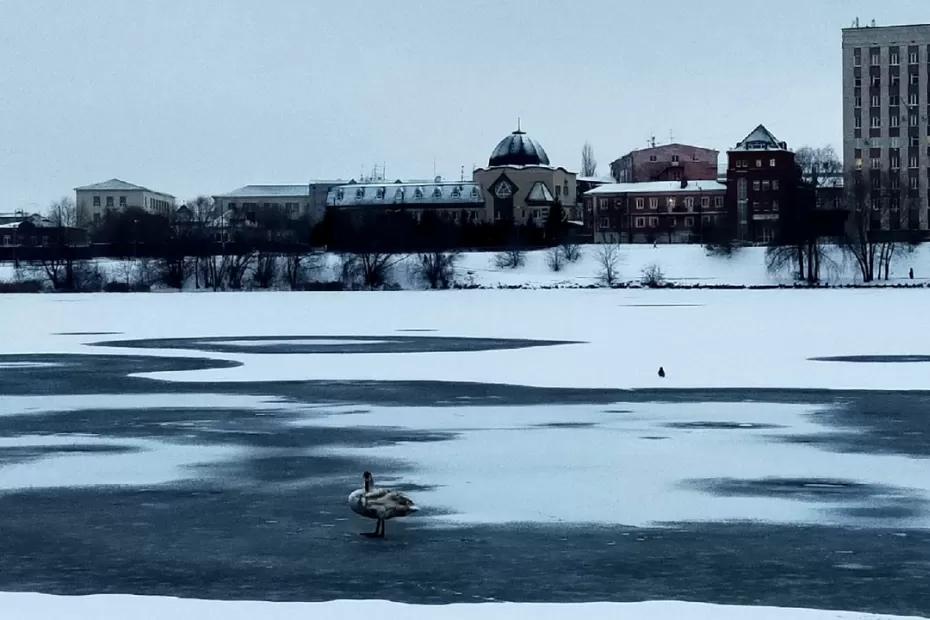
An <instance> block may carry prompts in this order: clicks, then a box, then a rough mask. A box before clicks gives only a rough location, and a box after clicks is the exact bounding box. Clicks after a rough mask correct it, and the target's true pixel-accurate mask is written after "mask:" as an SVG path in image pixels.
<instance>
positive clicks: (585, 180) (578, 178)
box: [575, 174, 614, 184]
mask: <svg viewBox="0 0 930 620" xmlns="http://www.w3.org/2000/svg"><path fill="white" fill-rule="evenodd" d="M575 180H576V181H581V182H582V183H600V184H604V183H613V182H614V178H613V177H610V176H607V177H586V176H582V175H580V174H579V175H577V176H575Z"/></svg>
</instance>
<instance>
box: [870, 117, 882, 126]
mask: <svg viewBox="0 0 930 620" xmlns="http://www.w3.org/2000/svg"><path fill="white" fill-rule="evenodd" d="M881 126H882V117H881V116H873V117H872V128H873V129H875V128H878V127H881Z"/></svg>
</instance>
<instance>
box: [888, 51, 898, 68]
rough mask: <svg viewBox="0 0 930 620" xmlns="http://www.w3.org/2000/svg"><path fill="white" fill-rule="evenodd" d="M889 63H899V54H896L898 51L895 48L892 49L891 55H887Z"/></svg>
mask: <svg viewBox="0 0 930 620" xmlns="http://www.w3.org/2000/svg"><path fill="white" fill-rule="evenodd" d="M889 64H891V65H898V64H900V58H899V56H898V51H897V50H894V51H892V52H891V55H890V56H889Z"/></svg>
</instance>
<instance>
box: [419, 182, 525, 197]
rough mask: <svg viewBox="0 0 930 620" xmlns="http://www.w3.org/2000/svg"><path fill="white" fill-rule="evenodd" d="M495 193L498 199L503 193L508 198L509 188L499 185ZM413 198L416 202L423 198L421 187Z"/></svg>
mask: <svg viewBox="0 0 930 620" xmlns="http://www.w3.org/2000/svg"><path fill="white" fill-rule="evenodd" d="M504 189H506V192H505V191H503V190H504ZM496 193H497V196H498V198H503V197H504V196H501V194H504V193H506V195H507V196H509V195H510V186H509V185H507V184H506V183H501V184H500V185H498V186H497V192H496ZM413 197H414V198H416V199H418V200H422V198H423V188H422V187H418V188H417V189H416V190H415V191H414V192H413Z"/></svg>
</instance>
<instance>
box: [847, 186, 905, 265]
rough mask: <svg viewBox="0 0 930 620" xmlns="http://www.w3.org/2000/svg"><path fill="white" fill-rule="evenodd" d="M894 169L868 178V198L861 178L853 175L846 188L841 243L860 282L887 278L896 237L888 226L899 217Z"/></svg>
mask: <svg viewBox="0 0 930 620" xmlns="http://www.w3.org/2000/svg"><path fill="white" fill-rule="evenodd" d="M898 175H899V173H898V172H896V171H895V172H887V171H883V172H881V173H880V174H878V175H876V176H875V178H874V179H872V181H871V182H872V183H873V185H872V187H871V199H870V200H867V197H868V196H869V194H867V191H866V187H865V181H864V180H863V179H862V178H861V177H859V176H858V175H855V174H854V175H852V176H853V179H854V181H853V184H852V187H849V188H846V200H847V204H848V205H849V211H850V214H849V221H848V223H847V227H846V234H845V235H844V238H843V240H842V247H843V250H844V251H845V253H846V255H847V256H850V257H852V259H853V261H854V262H855V263H856V266H858V267H859V273H860V275H861V276H862V281H863V282H872V281H873V280H875V279H876V278H881V277H884V278H885V279H888V274H889V272H890V269H891V263H892V260H893V259H894V257H895V254H896V253H897V251H898V249H899V247H900V244H901V242H900V240H899V237H898V236H896V234H895V233H892V232H890V231H889V230H888V229H889V228H891V227H892V224H894V223H895V220H898V222H899V221H900V220H899V218H900V215H901V214H900V208H899V203H898V202H897V200H898V199H899V198H900V186H899V184H900V176H898Z"/></svg>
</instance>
